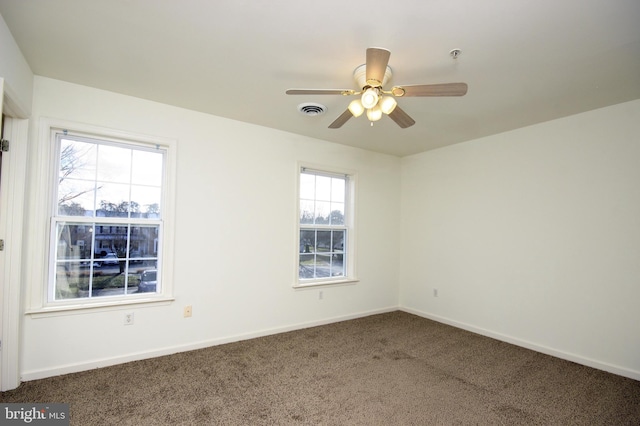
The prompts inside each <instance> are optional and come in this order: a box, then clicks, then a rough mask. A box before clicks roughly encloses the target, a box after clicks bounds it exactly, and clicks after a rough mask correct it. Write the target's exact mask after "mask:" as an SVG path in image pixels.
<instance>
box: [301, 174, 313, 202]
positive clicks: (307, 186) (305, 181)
mask: <svg viewBox="0 0 640 426" xmlns="http://www.w3.org/2000/svg"><path fill="white" fill-rule="evenodd" d="M315 189H316V177H315V176H314V175H309V174H306V173H301V174H300V198H301V199H303V200H313V199H314V198H315Z"/></svg>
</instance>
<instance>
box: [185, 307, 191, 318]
mask: <svg viewBox="0 0 640 426" xmlns="http://www.w3.org/2000/svg"><path fill="white" fill-rule="evenodd" d="M190 316H191V305H187V306H185V307H184V317H185V318H189V317H190Z"/></svg>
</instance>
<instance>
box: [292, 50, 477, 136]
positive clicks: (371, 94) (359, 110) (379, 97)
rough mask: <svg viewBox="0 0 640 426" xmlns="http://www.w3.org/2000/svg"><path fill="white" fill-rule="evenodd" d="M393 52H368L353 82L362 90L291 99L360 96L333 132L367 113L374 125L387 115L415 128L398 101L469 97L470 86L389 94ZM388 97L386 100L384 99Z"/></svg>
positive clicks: (304, 92)
mask: <svg viewBox="0 0 640 426" xmlns="http://www.w3.org/2000/svg"><path fill="white" fill-rule="evenodd" d="M455 51H456V54H455V56H454V54H453V52H454V51H451V55H452V56H454V58H457V56H458V55H459V54H460V50H459V49H455ZM390 56H391V52H390V51H388V50H387V49H382V48H379V47H370V48H368V49H367V59H366V60H367V62H366V63H365V64H363V65H360V66H359V67H357V68H356V69H355V70H354V71H353V78H354V79H355V81H356V84H357V85H358V87H359V89H360V90H358V91H356V90H353V89H289V90H287V91H286V94H287V95H343V96H352V95H360V99H355V100H353V101H351V103H349V106H348V108H347V110H346V111H345V112H343V113H342V114H341V115H340V116H339V117H338V118H337V119H336V120H334V121H333V123H331V124H330V125H329V128H330V129H338V128H340V127H342V125H343V124H344V123H346V122H347V121H348V120H349V118H351V117H352V116H353V117H360V116H361V115H362V114H363V113H364V112H365V111H366V112H367V118H368V119H369V121H370V122H371V125H373V122H374V121H378V120H380V119H381V118H382V115H383V114H386V115H388V116H389V118H391V119H392V120H393V121H394V122H395V123H396V124H397V125H398V126H400V127H401V128H403V129H404V128H407V127H410V126H413V125H414V124H415V121H414V120H413V118H411V117H410V116H409V115H408V114H407V113H406V112H404V111H403V110H402V109H401V108H400V107H399V106H398V103H397V101H396V100H395V99H394V97H403V96H408V97H411V96H463V95H465V94H466V93H467V84H466V83H444V84H418V85H412V86H394V87H393V88H392V89H391V90H390V91H385V90H384V89H383V87H384V86H385V85H386V84H387V82H388V81H389V80H390V79H391V76H392V75H393V73H392V71H391V67H389V65H388V64H389V57H390ZM383 95H386V96H383Z"/></svg>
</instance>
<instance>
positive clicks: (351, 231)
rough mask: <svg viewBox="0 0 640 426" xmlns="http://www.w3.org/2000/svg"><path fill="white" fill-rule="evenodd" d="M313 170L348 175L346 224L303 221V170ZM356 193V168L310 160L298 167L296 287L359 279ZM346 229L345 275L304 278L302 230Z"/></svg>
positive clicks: (345, 208) (318, 173) (331, 175)
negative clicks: (301, 267) (301, 276)
mask: <svg viewBox="0 0 640 426" xmlns="http://www.w3.org/2000/svg"><path fill="white" fill-rule="evenodd" d="M305 171H306V172H309V173H311V174H314V175H316V176H325V177H341V178H342V177H344V178H346V179H345V199H344V224H343V225H338V226H331V225H325V224H311V225H305V224H301V223H300V216H301V208H300V204H301V194H300V190H301V176H302V174H303V172H305ZM356 196H357V174H356V173H355V172H354V171H352V170H346V169H341V168H336V167H331V166H325V165H318V164H310V163H298V164H297V167H296V197H295V200H296V210H295V211H296V226H295V232H296V237H295V238H296V239H295V241H296V244H295V277H294V285H293V287H294V288H296V289H301V288H309V287H318V286H328V285H340V284H349V283H355V282H358V281H359V280H358V278H357V276H356V226H355V225H356V220H355V218H356V208H355V207H356ZM305 229H307V230H312V229H315V230H336V229H339V230H344V231H345V233H346V235H345V240H344V241H343V244H344V250H343V253H342V255H343V259H344V262H345V263H346V267H345V269H344V275H342V276H339V277H335V278H332V277H320V278H310V279H301V278H300V273H299V268H300V255H301V254H303V253H300V243H301V241H300V234H301V231H302V230H305Z"/></svg>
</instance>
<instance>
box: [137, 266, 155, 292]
mask: <svg viewBox="0 0 640 426" xmlns="http://www.w3.org/2000/svg"><path fill="white" fill-rule="evenodd" d="M135 275H136V276H137V292H138V293H149V292H158V291H160V286H159V283H158V270H157V269H156V267H154V266H144V267H142V268H141V267H139V266H136V268H135ZM133 285H134V284H132V287H133Z"/></svg>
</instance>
